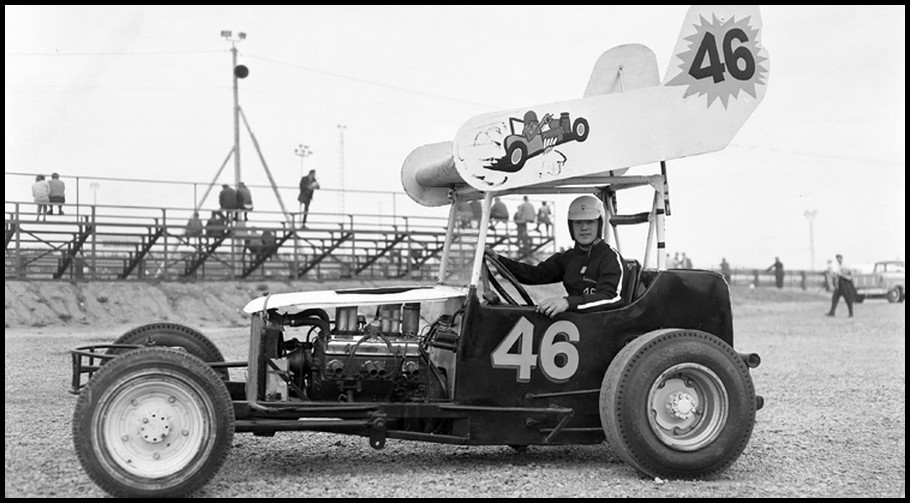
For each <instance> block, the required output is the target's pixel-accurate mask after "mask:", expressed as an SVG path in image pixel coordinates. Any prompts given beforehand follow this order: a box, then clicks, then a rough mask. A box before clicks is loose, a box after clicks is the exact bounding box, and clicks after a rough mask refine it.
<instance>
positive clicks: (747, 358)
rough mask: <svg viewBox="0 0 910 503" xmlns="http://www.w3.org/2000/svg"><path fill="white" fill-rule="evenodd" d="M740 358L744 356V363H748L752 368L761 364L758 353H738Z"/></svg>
mask: <svg viewBox="0 0 910 503" xmlns="http://www.w3.org/2000/svg"><path fill="white" fill-rule="evenodd" d="M737 354H738V355H739V357H740V358H742V360H743V363H745V364H746V366H747V367H749V368H750V369H754V368H755V367H758V366H759V365H761V357H760V356H758V353H737Z"/></svg>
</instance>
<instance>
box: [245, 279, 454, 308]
mask: <svg viewBox="0 0 910 503" xmlns="http://www.w3.org/2000/svg"><path fill="white" fill-rule="evenodd" d="M467 292H468V289H467V287H454V286H446V285H434V286H426V285H417V286H400V287H382V288H358V289H350V290H317V291H309V292H290V293H276V294H271V295H266V296H263V297H259V298H256V299H253V300H251V301H250V302H249V303H248V304H247V305H246V306H245V307H244V308H243V312H245V313H248V314H253V313H256V312H259V311H262V310H264V309H278V310H279V311H282V312H297V311H302V310H304V309H310V308H314V307H320V308H331V307H343V306H367V305H379V304H403V303H408V302H423V301H429V300H445V299H451V298H456V297H463V296H465V295H467Z"/></svg>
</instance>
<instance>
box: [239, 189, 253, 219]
mask: <svg viewBox="0 0 910 503" xmlns="http://www.w3.org/2000/svg"><path fill="white" fill-rule="evenodd" d="M237 209H239V210H240V211H242V212H243V221H244V222H246V221H247V220H248V216H249V215H247V213H249V212H250V211H253V195H252V194H250V189H248V188H247V187H246V184H245V183H243V182H240V187H238V188H237Z"/></svg>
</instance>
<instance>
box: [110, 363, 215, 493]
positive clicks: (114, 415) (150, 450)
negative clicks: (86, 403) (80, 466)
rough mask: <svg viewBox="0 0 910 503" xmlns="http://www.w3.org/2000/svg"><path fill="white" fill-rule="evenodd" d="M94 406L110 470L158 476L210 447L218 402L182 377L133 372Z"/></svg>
mask: <svg viewBox="0 0 910 503" xmlns="http://www.w3.org/2000/svg"><path fill="white" fill-rule="evenodd" d="M96 411H97V412H96V413H95V415H94V416H93V418H92V429H93V432H94V435H95V437H96V438H97V439H99V443H98V444H97V447H96V449H100V450H101V451H102V452H100V453H99V454H100V455H99V456H98V458H99V459H100V460H101V461H102V463H105V464H108V468H109V470H108V472H109V473H115V472H117V471H122V472H126V473H128V474H131V475H134V476H139V477H143V478H148V479H160V478H163V477H167V476H170V475H173V474H175V473H179V472H181V471H182V470H184V469H186V468H187V467H188V466H190V465H191V464H192V463H193V462H194V460H197V459H204V458H200V455H201V454H203V451H204V450H207V449H209V448H211V445H205V444H206V443H207V442H209V441H210V439H211V437H212V422H213V418H214V416H215V414H214V406H213V404H212V402H211V400H210V399H209V398H208V397H205V396H203V395H201V394H200V393H198V392H197V390H196V388H195V387H194V386H192V385H190V384H189V383H187V382H186V381H185V380H184V379H182V378H180V377H178V376H174V375H162V374H160V373H156V374H155V375H153V376H151V375H144V376H138V377H134V378H132V379H130V380H128V381H127V382H126V383H124V384H122V385H120V386H117V387H116V388H115V389H113V390H112V392H111V393H110V394H109V396H107V397H104V399H102V400H101V401H100V402H99V407H98V408H97V409H96ZM209 444H210V442H209ZM110 468H113V470H111V469H110Z"/></svg>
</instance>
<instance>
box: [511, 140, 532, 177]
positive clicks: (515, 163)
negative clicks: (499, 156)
mask: <svg viewBox="0 0 910 503" xmlns="http://www.w3.org/2000/svg"><path fill="white" fill-rule="evenodd" d="M506 160H508V161H509V164H510V165H511V166H512V167H513V168H514V170H515V171H518V170H520V169H521V168H522V167H523V166H524V165H525V161H526V160H528V146H527V145H525V144H524V143H521V142H515V143H513V144H512V146H511V147H509V151H508V152H506Z"/></svg>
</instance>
